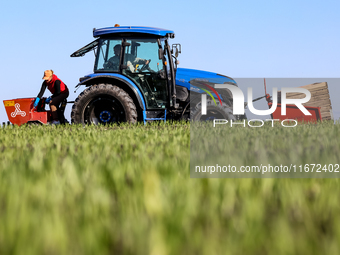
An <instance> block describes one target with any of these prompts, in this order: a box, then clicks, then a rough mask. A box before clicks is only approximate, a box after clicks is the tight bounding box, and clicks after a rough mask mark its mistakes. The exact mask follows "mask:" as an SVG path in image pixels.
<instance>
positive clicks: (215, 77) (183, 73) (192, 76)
mask: <svg viewBox="0 0 340 255" xmlns="http://www.w3.org/2000/svg"><path fill="white" fill-rule="evenodd" d="M192 80H196V81H197V80H198V81H202V82H207V83H216V84H223V83H229V84H234V85H235V86H237V83H236V82H235V81H234V80H233V79H232V78H230V77H228V76H225V75H221V74H217V73H212V72H207V71H200V70H195V69H187V68H177V72H176V85H177V86H182V87H186V88H188V89H189V90H191V91H195V90H197V89H198V88H197V87H196V86H194V85H192V84H190V81H192ZM199 91H200V89H198V91H197V92H199Z"/></svg>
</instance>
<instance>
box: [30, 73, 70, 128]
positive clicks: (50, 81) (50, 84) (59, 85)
mask: <svg viewBox="0 0 340 255" xmlns="http://www.w3.org/2000/svg"><path fill="white" fill-rule="evenodd" d="M43 80H44V82H43V84H42V85H41V89H40V92H39V94H38V96H37V98H36V99H35V101H34V105H33V106H34V107H37V106H38V104H39V101H40V99H41V97H42V96H43V95H44V93H45V90H46V88H48V90H49V91H51V93H52V96H51V97H49V98H47V99H46V101H45V103H48V104H49V105H50V109H51V112H52V118H53V120H52V122H51V124H55V125H58V124H60V121H59V119H60V118H58V117H61V116H58V108H59V105H60V103H61V102H62V101H63V100H64V99H66V98H67V97H68V96H69V91H68V88H67V86H66V84H65V83H63V82H62V81H61V80H60V79H59V78H58V77H57V76H56V75H55V74H53V71H52V70H46V71H45V72H44V77H43Z"/></svg>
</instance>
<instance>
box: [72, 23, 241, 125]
mask: <svg viewBox="0 0 340 255" xmlns="http://www.w3.org/2000/svg"><path fill="white" fill-rule="evenodd" d="M93 36H94V37H95V38H97V39H96V40H95V41H93V42H91V43H90V44H88V45H86V46H84V47H83V48H81V49H79V50H78V51H76V52H74V53H73V54H72V55H71V57H81V56H84V55H85V54H86V53H87V52H90V51H91V50H94V51H95V56H96V58H95V63H94V73H93V74H89V75H86V76H84V77H81V78H80V83H79V84H78V85H77V86H76V87H79V86H85V87H86V89H85V90H84V91H83V92H82V93H80V94H79V96H78V98H77V99H76V100H75V102H74V104H73V107H72V112H71V121H72V123H82V124H110V123H121V122H130V123H136V122H137V121H143V122H144V123H146V122H148V121H153V120H164V121H165V120H167V119H173V120H179V119H187V120H188V119H194V120H201V119H208V118H218V119H235V118H240V116H233V115H232V99H231V98H232V97H231V95H230V92H229V91H228V90H224V91H222V90H219V91H218V93H216V90H214V89H213V88H212V86H210V85H213V84H216V83H228V84H233V85H235V86H237V85H236V82H235V81H234V80H233V79H231V78H230V77H227V76H223V75H219V74H215V73H211V72H204V71H198V70H192V69H184V68H178V67H177V63H178V62H177V57H178V54H179V53H181V45H180V44H173V45H170V43H169V40H170V39H173V38H174V37H175V34H174V32H173V31H171V30H167V29H161V28H153V27H138V26H119V25H115V27H108V28H101V29H94V30H93ZM209 84H210V85H209ZM213 91H214V92H215V93H212V92H213ZM202 93H208V94H209V95H210V97H209V99H208V100H207V101H208V102H207V104H206V106H207V107H206V108H207V112H208V114H206V115H202V112H201V100H200V99H201V94H202Z"/></svg>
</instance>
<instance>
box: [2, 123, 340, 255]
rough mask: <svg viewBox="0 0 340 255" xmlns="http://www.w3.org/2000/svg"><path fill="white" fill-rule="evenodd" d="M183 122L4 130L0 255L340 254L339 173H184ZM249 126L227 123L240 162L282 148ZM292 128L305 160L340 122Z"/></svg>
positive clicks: (270, 133) (186, 141) (334, 139)
mask: <svg viewBox="0 0 340 255" xmlns="http://www.w3.org/2000/svg"><path fill="white" fill-rule="evenodd" d="M190 128H191V127H190V124H188V123H185V122H181V123H167V124H163V123H161V124H158V123H152V124H148V125H147V126H144V125H122V126H85V127H83V126H75V125H72V126H65V127H62V126H57V127H53V126H52V127H51V126H38V127H31V126H23V127H20V128H18V127H6V128H1V129H0V254H25V255H30V254H34V255H36V254H160V255H162V254H209V255H210V254H338V253H340V247H339V243H340V240H339V239H340V238H339V236H340V221H339V219H338V215H339V213H340V208H339V207H340V206H339V205H340V203H339V198H340V197H339V195H340V192H339V181H338V179H251V178H248V179H192V178H190V172H189V162H190ZM249 132H250V131H249ZM249 132H248V131H245V130H244V129H243V130H242V129H235V130H229V131H228V137H229V138H228V139H230V141H233V142H235V144H237V146H235V147H234V151H230V152H229V153H235V154H233V155H236V154H238V155H244V156H243V157H241V156H240V157H239V159H238V160H241V161H242V160H250V161H249V162H250V163H251V164H253V163H258V162H260V161H261V160H262V158H261V157H258V158H257V159H256V158H249V157H250V156H249V154H248V153H246V151H245V149H246V148H248V149H250V148H251V146H249V144H256V143H258V149H259V150H261V149H262V146H264V145H266V147H267V149H266V150H265V151H264V152H262V153H263V154H264V155H265V156H267V157H268V155H266V154H268V153H269V151H270V150H269V149H270V148H273V147H274V148H275V149H277V150H279V149H280V146H278V144H277V143H275V139H279V138H280V139H281V137H282V133H281V132H279V130H277V129H268V130H263V131H260V130H258V131H251V132H260V133H261V134H258V135H256V133H253V134H251V133H249ZM262 132H263V133H262ZM287 132H288V131H287ZM289 132H292V133H291V135H292V137H296V138H299V141H300V143H301V145H300V147H297V148H291V150H296V153H295V154H298V153H301V152H300V149H299V148H301V149H302V150H303V149H305V150H306V151H305V154H304V155H305V158H304V159H303V160H305V161H310V160H314V158H312V157H315V155H316V154H314V152H313V153H312V154H311V155H309V154H308V151H309V150H311V149H310V148H309V147H308V146H309V144H313V146H314V147H313V150H316V151H317V150H321V149H322V148H324V150H330V147H329V146H333V147H334V148H333V147H332V149H336V150H339V146H340V145H339V125H333V126H329V125H328V124H320V125H319V126H318V127H316V128H311V127H309V126H306V127H301V128H299V129H296V132H297V133H294V131H293V129H291V131H289ZM266 136H267V137H268V138H265V137H266ZM320 136H321V137H322V140H320V142H319V140H318V139H317V138H316V137H320ZM262 138H263V139H264V140H262ZM270 138H272V139H273V140H274V141H273V142H270ZM311 139H314V140H316V142H315V143H311V142H310V140H311ZM257 141H258V142H257ZM280 143H282V141H281V140H280ZM282 144H284V143H282ZM307 145H308V146H307ZM306 146H307V147H306ZM285 148H286V147H285ZM313 150H311V151H313ZM283 151H286V149H283ZM202 152H203V153H204V150H203V151H202ZM295 154H294V153H291V154H288V155H286V156H285V159H284V160H285V161H289V160H290V159H291V157H292V156H289V155H295ZM325 155H326V154H325ZM322 157H325V156H322ZM330 157H332V158H335V159H339V155H336V154H334V155H332V156H330ZM327 160H328V159H327V158H325V159H324V161H325V162H326V161H327ZM338 163H340V162H338Z"/></svg>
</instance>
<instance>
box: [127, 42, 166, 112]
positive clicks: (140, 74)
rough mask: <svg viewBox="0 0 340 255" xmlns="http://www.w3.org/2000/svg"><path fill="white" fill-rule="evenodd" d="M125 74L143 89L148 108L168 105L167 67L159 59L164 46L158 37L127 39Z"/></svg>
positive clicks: (162, 107)
mask: <svg viewBox="0 0 340 255" xmlns="http://www.w3.org/2000/svg"><path fill="white" fill-rule="evenodd" d="M124 45H125V46H124V56H123V65H124V68H123V74H124V75H126V76H128V77H129V78H130V79H131V80H133V81H134V82H135V84H137V86H139V88H140V89H141V91H143V94H144V98H145V99H146V100H145V101H146V104H147V108H148V109H165V108H167V107H168V106H167V105H168V89H167V88H168V86H167V79H166V67H165V65H164V63H163V59H159V49H160V48H161V47H162V45H161V43H160V41H159V40H158V39H156V38H151V39H145V38H143V39H126V41H125V43H124Z"/></svg>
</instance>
